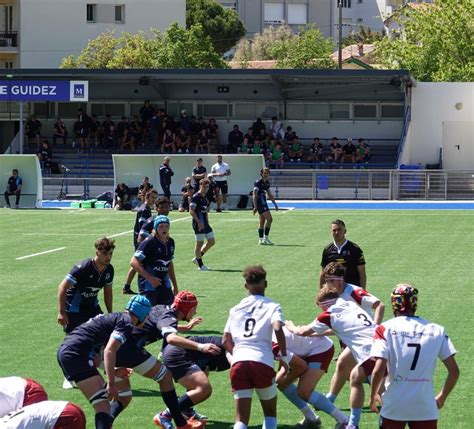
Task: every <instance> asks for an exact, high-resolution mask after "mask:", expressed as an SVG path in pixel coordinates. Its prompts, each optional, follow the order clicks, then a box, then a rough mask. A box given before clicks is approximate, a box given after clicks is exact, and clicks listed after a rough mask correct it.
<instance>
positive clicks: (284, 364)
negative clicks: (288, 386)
mask: <svg viewBox="0 0 474 429" xmlns="http://www.w3.org/2000/svg"><path fill="white" fill-rule="evenodd" d="M286 357H287V356H285V358H286ZM279 361H280V365H281V369H282V370H283V371H284V372H283V374H282V376H283V378H285V377H286V376H287V375H288V374H289V372H290V365H289V364H288V362H287V361H286V360H285V359H284V358H283V356H282V357H280V358H279Z"/></svg>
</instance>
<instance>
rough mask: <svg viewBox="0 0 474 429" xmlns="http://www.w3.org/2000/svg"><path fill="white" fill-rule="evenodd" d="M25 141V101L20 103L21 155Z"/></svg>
mask: <svg viewBox="0 0 474 429" xmlns="http://www.w3.org/2000/svg"><path fill="white" fill-rule="evenodd" d="M24 141H25V129H24V124H23V101H20V154H23V143H24Z"/></svg>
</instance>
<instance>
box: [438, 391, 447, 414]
mask: <svg viewBox="0 0 474 429" xmlns="http://www.w3.org/2000/svg"><path fill="white" fill-rule="evenodd" d="M444 401H446V398H445V397H443V395H441V393H438V394H437V395H436V406H437V407H438V410H441V408H443V407H444Z"/></svg>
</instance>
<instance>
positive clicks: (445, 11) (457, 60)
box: [376, 0, 474, 82]
mask: <svg viewBox="0 0 474 429" xmlns="http://www.w3.org/2000/svg"><path fill="white" fill-rule="evenodd" d="M403 11H404V14H402V13H399V16H398V18H397V22H398V24H399V25H400V27H401V31H400V34H399V35H396V36H395V37H393V36H392V37H390V36H386V37H384V38H383V40H382V41H381V42H379V43H376V56H377V59H378V60H379V61H380V62H381V63H382V64H383V65H384V66H385V67H388V68H393V69H398V68H401V69H407V70H409V71H410V73H412V74H413V76H414V77H415V78H416V79H418V80H421V81H425V82H430V81H437V82H441V81H444V82H446V81H472V80H473V79H474V37H473V34H474V4H473V2H472V0H435V2H434V3H426V4H423V5H420V6H419V7H416V8H413V7H409V6H405V8H404V9H403Z"/></svg>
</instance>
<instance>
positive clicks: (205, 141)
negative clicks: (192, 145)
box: [196, 128, 211, 153]
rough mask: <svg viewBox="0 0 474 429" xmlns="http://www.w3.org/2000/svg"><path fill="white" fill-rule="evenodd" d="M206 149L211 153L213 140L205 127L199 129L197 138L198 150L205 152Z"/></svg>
mask: <svg viewBox="0 0 474 429" xmlns="http://www.w3.org/2000/svg"><path fill="white" fill-rule="evenodd" d="M204 150H206V151H207V153H211V142H210V140H209V136H208V134H207V130H206V129H205V128H203V129H201V131H199V134H198V135H197V140H196V152H197V153H201V152H202V153H204Z"/></svg>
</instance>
